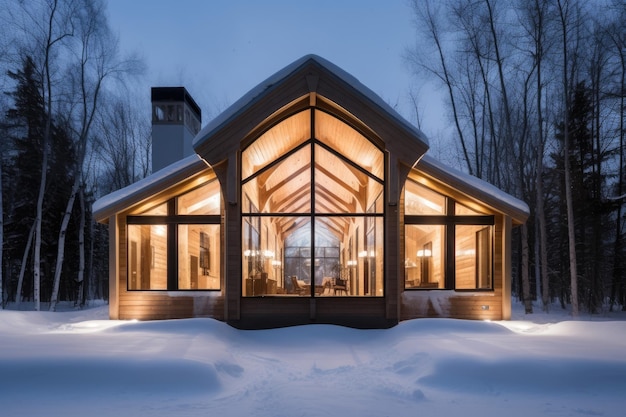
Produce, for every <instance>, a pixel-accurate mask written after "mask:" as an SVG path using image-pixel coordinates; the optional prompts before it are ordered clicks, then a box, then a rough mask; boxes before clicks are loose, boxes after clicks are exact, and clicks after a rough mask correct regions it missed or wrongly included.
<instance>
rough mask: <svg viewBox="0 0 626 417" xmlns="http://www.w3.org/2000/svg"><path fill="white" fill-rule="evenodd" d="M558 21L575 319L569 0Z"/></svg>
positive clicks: (574, 312)
mask: <svg viewBox="0 0 626 417" xmlns="http://www.w3.org/2000/svg"><path fill="white" fill-rule="evenodd" d="M557 4H558V12H559V19H560V24H561V28H560V29H561V42H562V51H561V52H562V54H563V72H562V83H563V161H564V165H565V166H564V170H565V173H564V174H565V201H566V205H567V235H568V248H569V252H568V253H569V270H570V292H571V303H572V315H573V316H574V317H577V316H578V314H579V308H578V268H577V265H576V233H575V225H574V201H573V198H572V179H571V175H572V172H571V167H570V137H569V134H570V132H569V109H570V82H571V76H570V74H569V71H570V70H572V71H573V70H574V67H575V65H574V64H572V63H570V54H569V52H570V48H571V45H570V44H569V42H570V39H569V31H570V25H571V21H570V19H571V18H572V16H571V14H572V13H573V11H572V5H571V4H570V1H569V0H557Z"/></svg>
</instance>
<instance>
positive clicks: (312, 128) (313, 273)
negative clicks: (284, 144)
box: [309, 111, 316, 297]
mask: <svg viewBox="0 0 626 417" xmlns="http://www.w3.org/2000/svg"><path fill="white" fill-rule="evenodd" d="M311 137H315V112H314V111H312V112H311ZM309 143H310V145H309V146H311V180H310V181H311V200H310V201H311V207H310V212H311V271H310V274H311V288H310V296H311V297H315V214H316V205H315V188H316V187H315V140H310V141H309Z"/></svg>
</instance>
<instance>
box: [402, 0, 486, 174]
mask: <svg viewBox="0 0 626 417" xmlns="http://www.w3.org/2000/svg"><path fill="white" fill-rule="evenodd" d="M411 4H412V7H413V10H414V12H415V15H416V17H417V22H416V26H417V27H418V28H419V29H420V31H421V32H422V33H423V34H424V38H425V39H426V42H427V43H432V45H433V46H434V48H435V54H436V56H437V60H436V61H435V63H434V64H433V62H432V60H431V59H430V58H431V57H430V55H426V54H424V55H422V54H420V53H419V50H418V48H415V49H414V50H411V51H408V53H407V59H408V60H409V62H411V63H412V64H413V66H414V67H415V68H417V69H419V70H421V71H424V72H426V73H428V74H429V75H432V76H434V77H436V78H437V79H438V80H439V81H440V82H441V83H443V85H444V86H445V88H446V90H447V92H448V99H449V100H450V106H451V108H452V119H453V121H454V126H455V128H456V133H457V135H458V137H459V143H460V145H461V148H462V152H463V156H464V159H465V162H466V164H467V169H468V171H469V173H470V174H472V175H473V174H474V169H473V167H472V165H471V164H470V161H471V158H470V155H469V150H468V145H467V142H466V138H465V134H464V131H463V128H462V126H461V115H460V114H459V109H458V105H457V94H456V92H455V82H454V79H453V75H452V72H451V70H450V68H449V63H448V60H447V58H446V48H445V45H444V30H443V29H442V27H441V26H442V25H443V16H442V11H441V9H442V6H441V4H440V3H438V5H437V6H434V5H433V4H432V2H431V1H430V0H413V1H412V3H411Z"/></svg>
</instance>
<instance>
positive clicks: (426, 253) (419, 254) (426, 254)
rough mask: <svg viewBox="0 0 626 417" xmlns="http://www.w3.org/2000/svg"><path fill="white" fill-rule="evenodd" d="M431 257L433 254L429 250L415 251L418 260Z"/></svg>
mask: <svg viewBox="0 0 626 417" xmlns="http://www.w3.org/2000/svg"><path fill="white" fill-rule="evenodd" d="M430 256H433V252H432V251H431V250H430V249H420V250H418V251H417V257H418V258H428V257H430Z"/></svg>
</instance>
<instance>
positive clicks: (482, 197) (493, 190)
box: [415, 155, 530, 223]
mask: <svg viewBox="0 0 626 417" xmlns="http://www.w3.org/2000/svg"><path fill="white" fill-rule="evenodd" d="M415 168H417V169H418V170H420V171H422V172H424V173H426V174H428V175H431V176H433V177H434V178H436V179H438V180H440V181H442V182H443V183H445V184H446V185H449V186H450V187H453V188H454V189H456V190H458V191H460V192H461V193H463V194H466V195H467V196H468V197H470V198H474V199H477V200H479V201H482V202H484V203H485V204H487V205H489V206H490V207H493V208H495V209H496V210H498V211H501V212H502V213H505V214H507V215H509V216H511V217H512V218H513V220H514V221H516V222H518V223H524V222H525V221H526V219H527V218H528V216H529V215H530V208H529V207H528V204H526V203H525V202H524V201H522V200H520V199H518V198H516V197H513V196H512V195H510V194H508V193H506V192H504V191H502V190H501V189H499V188H498V187H496V186H495V185H492V184H490V183H488V182H487V181H484V180H481V179H480V178H477V177H474V176H473V175H469V174H467V173H465V172H462V171H459V170H457V169H454V168H452V167H449V166H447V165H445V164H443V163H441V162H440V161H438V160H436V159H435V158H432V157H430V156H428V155H424V157H423V158H422V159H420V161H419V162H418V164H417V165H416V167H415Z"/></svg>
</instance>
